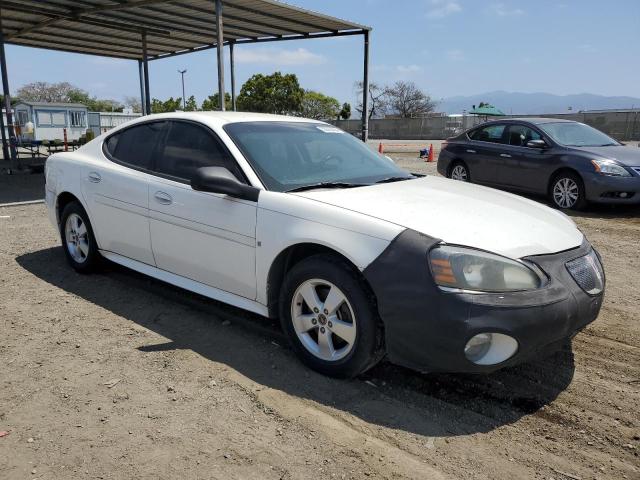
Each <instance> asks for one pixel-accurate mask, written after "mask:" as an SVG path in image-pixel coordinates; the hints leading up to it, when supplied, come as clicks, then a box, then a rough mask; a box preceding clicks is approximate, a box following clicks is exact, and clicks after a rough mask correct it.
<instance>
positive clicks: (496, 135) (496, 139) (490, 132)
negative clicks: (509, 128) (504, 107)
mask: <svg viewBox="0 0 640 480" xmlns="http://www.w3.org/2000/svg"><path fill="white" fill-rule="evenodd" d="M504 128H505V125H504V124H503V125H489V126H486V127H482V128H478V129H477V130H474V131H473V132H471V133H470V134H469V137H470V138H471V139H472V140H478V141H480V142H492V143H502V134H503V133H504Z"/></svg>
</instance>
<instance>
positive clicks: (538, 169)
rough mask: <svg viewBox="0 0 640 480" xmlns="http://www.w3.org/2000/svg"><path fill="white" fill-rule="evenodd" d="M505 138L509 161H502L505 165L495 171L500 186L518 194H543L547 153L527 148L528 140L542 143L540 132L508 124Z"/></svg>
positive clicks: (549, 158)
mask: <svg viewBox="0 0 640 480" xmlns="http://www.w3.org/2000/svg"><path fill="white" fill-rule="evenodd" d="M506 136H507V139H508V141H509V146H510V151H509V154H510V157H508V158H504V163H503V164H502V165H501V166H500V167H499V168H498V173H497V178H498V181H499V183H500V184H501V185H505V186H508V187H515V188H517V189H521V190H530V191H535V192H545V191H546V186H547V181H548V179H547V170H548V166H549V162H550V160H551V153H550V150H548V149H546V150H544V149H540V148H530V147H527V142H529V141H530V140H544V138H543V137H542V135H541V134H540V132H538V131H537V130H535V129H533V128H531V127H529V126H527V125H524V124H510V125H509V126H508V127H507V133H506Z"/></svg>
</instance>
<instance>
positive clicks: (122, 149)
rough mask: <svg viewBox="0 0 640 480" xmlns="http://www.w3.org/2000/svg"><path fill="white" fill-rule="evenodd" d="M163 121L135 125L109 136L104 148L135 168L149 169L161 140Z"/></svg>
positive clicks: (115, 157) (113, 156)
mask: <svg viewBox="0 0 640 480" xmlns="http://www.w3.org/2000/svg"><path fill="white" fill-rule="evenodd" d="M163 127H164V122H153V123H144V124H142V125H136V126H134V127H131V128H127V129H126V130H122V131H121V132H118V133H116V134H115V135H112V136H110V137H109V138H108V139H107V141H106V145H105V148H106V150H107V152H108V153H109V155H111V157H112V158H113V159H115V160H117V161H119V162H122V163H125V164H127V165H130V166H132V167H135V168H142V169H145V170H149V169H150V168H151V163H152V158H153V152H154V150H155V149H156V147H157V145H158V143H159V142H160V140H161V134H162V129H163Z"/></svg>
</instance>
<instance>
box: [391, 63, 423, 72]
mask: <svg viewBox="0 0 640 480" xmlns="http://www.w3.org/2000/svg"><path fill="white" fill-rule="evenodd" d="M396 70H397V71H398V72H400V73H416V72H420V71H422V67H421V66H420V65H416V64H411V65H397V66H396Z"/></svg>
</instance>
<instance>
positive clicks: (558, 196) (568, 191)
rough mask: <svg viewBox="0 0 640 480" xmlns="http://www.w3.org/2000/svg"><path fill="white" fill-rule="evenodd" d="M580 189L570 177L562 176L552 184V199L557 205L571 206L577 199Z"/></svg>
mask: <svg viewBox="0 0 640 480" xmlns="http://www.w3.org/2000/svg"><path fill="white" fill-rule="evenodd" d="M579 196H580V189H579V188H578V184H577V183H576V182H575V181H574V180H572V179H571V178H567V177H563V178H560V179H558V180H557V181H556V183H555V184H554V185H553V200H554V202H556V204H557V205H558V206H559V207H562V208H571V207H573V206H574V205H575V204H576V202H577V201H578V197H579Z"/></svg>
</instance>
